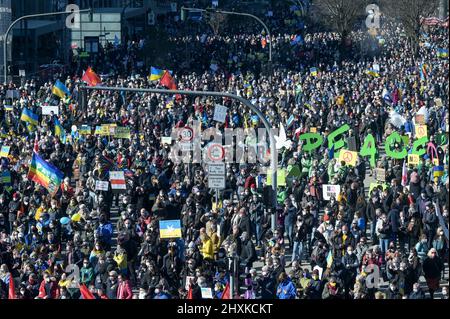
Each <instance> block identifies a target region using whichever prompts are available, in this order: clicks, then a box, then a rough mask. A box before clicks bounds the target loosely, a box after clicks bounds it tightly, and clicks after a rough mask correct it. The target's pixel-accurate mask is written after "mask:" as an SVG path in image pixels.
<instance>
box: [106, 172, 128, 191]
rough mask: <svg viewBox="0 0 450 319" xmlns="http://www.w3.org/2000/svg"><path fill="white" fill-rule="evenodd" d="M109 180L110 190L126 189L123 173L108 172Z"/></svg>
mask: <svg viewBox="0 0 450 319" xmlns="http://www.w3.org/2000/svg"><path fill="white" fill-rule="evenodd" d="M109 180H110V181H111V189H113V190H123V189H125V190H126V189H127V184H126V182H125V174H124V172H121V171H118V172H109Z"/></svg>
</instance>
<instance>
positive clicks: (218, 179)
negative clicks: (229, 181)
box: [208, 175, 225, 189]
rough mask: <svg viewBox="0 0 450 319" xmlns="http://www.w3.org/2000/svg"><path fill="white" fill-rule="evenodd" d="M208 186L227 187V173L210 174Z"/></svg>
mask: <svg viewBox="0 0 450 319" xmlns="http://www.w3.org/2000/svg"><path fill="white" fill-rule="evenodd" d="M208 187H209V188H211V189H225V175H223V176H219V175H209V176H208Z"/></svg>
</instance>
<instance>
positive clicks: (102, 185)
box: [95, 181, 109, 192]
mask: <svg viewBox="0 0 450 319" xmlns="http://www.w3.org/2000/svg"><path fill="white" fill-rule="evenodd" d="M108 187H109V182H105V181H95V190H96V191H106V192H107V191H108Z"/></svg>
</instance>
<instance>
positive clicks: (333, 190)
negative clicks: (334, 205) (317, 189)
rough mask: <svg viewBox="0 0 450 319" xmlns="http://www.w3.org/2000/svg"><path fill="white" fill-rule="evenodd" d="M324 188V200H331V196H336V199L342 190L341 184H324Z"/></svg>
mask: <svg viewBox="0 0 450 319" xmlns="http://www.w3.org/2000/svg"><path fill="white" fill-rule="evenodd" d="M322 190H323V199H324V200H330V199H331V197H334V198H335V199H336V198H337V196H338V195H339V193H340V192H341V185H327V184H325V185H322Z"/></svg>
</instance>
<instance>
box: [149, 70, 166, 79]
mask: <svg viewBox="0 0 450 319" xmlns="http://www.w3.org/2000/svg"><path fill="white" fill-rule="evenodd" d="M163 75H164V70H161V69H157V68H154V67H151V68H150V77H149V80H150V81H157V80H159V79H161V78H162V76H163Z"/></svg>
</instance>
